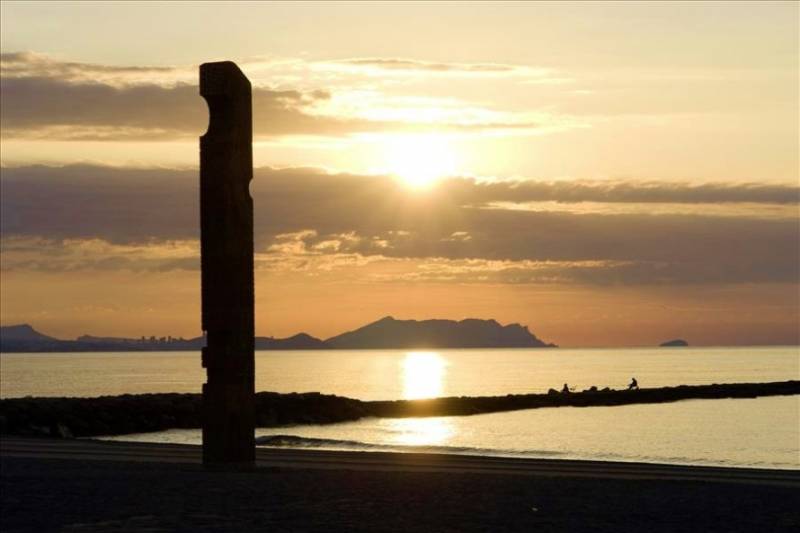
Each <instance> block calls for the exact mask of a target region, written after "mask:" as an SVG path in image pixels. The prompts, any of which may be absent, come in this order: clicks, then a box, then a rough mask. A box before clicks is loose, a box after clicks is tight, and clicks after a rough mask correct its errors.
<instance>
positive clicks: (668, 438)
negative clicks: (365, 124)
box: [113, 396, 800, 469]
mask: <svg viewBox="0 0 800 533" xmlns="http://www.w3.org/2000/svg"><path fill="white" fill-rule="evenodd" d="M798 420H800V396H782V397H769V398H755V399H744V400H738V399H737V400H687V401H682V402H677V403H670V404H651V405H626V406H618V407H586V408H578V407H562V408H555V409H532V410H525V411H512V412H508V413H493V414H485V415H475V416H463V417H435V418H396V419H385V418H384V419H381V418H371V419H364V420H359V421H357V422H347V423H343V424H332V425H324V426H317V425H314V426H294V427H284V428H259V429H257V430H256V436H257V437H266V436H271V435H292V436H294V437H298V438H297V439H291V440H292V443H291V446H290V447H294V448H315V449H331V450H363V451H422V452H434V453H463V454H472V455H495V456H512V457H533V458H542V457H543V458H554V459H584V460H600V461H636V462H651V463H672V464H689V465H692V464H693V465H716V466H734V467H759V468H781V469H800V426H799V425H798ZM113 439H115V440H126V441H130V440H135V441H148V442H174V443H189V444H200V442H201V440H200V430H170V431H165V432H160V433H142V434H137V435H124V436H119V437H113Z"/></svg>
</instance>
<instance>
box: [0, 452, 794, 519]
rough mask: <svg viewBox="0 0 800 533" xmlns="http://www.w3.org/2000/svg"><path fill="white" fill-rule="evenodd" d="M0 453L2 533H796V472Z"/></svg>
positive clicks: (416, 458) (435, 459) (447, 459)
mask: <svg viewBox="0 0 800 533" xmlns="http://www.w3.org/2000/svg"><path fill="white" fill-rule="evenodd" d="M257 455H258V459H257V463H258V464H257V468H256V469H254V470H251V471H208V470H205V469H204V468H203V467H202V466H201V465H200V464H199V457H200V455H199V448H198V447H195V446H181V445H160V444H157V445H153V444H132V443H109V442H92V441H75V440H51V439H19V438H10V437H4V438H3V439H2V440H0V474H1V475H0V480H1V482H2V485H1V489H2V492H1V494H2V509H0V511H1V513H0V529H2V530H3V531H53V530H61V531H140V530H147V531H261V530H270V531H365V532H366V531H370V532H371V531H420V532H421V531H492V532H494V531H624V530H628V531H640V530H645V529H646V530H649V531H665V532H666V531H670V532H673V531H793V530H796V529H797V528H798V527H800V472H797V471H775V470H759V469H728V468H706V467H682V466H669V465H648V464H638V463H603V462H590V461H552V460H546V461H545V460H530V459H524V460H522V459H502V458H488V457H469V456H447V455H431V454H393V453H366V452H322V451H305V450H283V449H278V450H273V449H267V450H264V449H259V450H258V453H257Z"/></svg>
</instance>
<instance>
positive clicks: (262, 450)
mask: <svg viewBox="0 0 800 533" xmlns="http://www.w3.org/2000/svg"><path fill="white" fill-rule="evenodd" d="M0 457H3V458H9V457H17V458H30V459H50V458H56V459H74V460H81V461H117V462H126V461H134V462H153V463H174V464H196V465H200V464H201V463H202V446H200V445H195V444H175V443H150V442H147V443H145V442H131V441H106V440H99V439H80V440H77V439H75V440H64V439H49V438H20V437H7V436H4V437H2V438H0ZM271 467H276V468H309V469H337V468H338V469H356V470H364V469H368V470H379V471H395V470H407V471H425V472H473V473H497V474H503V475H521V476H551V477H564V476H567V477H591V478H621V479H656V480H695V481H706V482H712V481H713V482H721V483H748V484H757V485H775V486H788V487H795V488H799V489H800V468H797V469H780V468H754V467H732V466H710V465H682V464H671V463H649V462H640V461H598V460H584V459H549V458H548V459H545V458H530V457H503V456H491V455H470V454H448V453H430V452H396V451H365V450H324V449H322V450H309V449H297V448H268V447H261V446H256V467H255V468H256V469H261V468H271Z"/></svg>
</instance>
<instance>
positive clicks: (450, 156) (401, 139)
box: [384, 134, 457, 188]
mask: <svg viewBox="0 0 800 533" xmlns="http://www.w3.org/2000/svg"><path fill="white" fill-rule="evenodd" d="M384 160H385V166H386V168H387V171H388V172H389V173H391V174H394V175H395V176H397V177H399V178H400V179H402V180H403V181H404V182H405V183H406V184H407V185H408V186H410V187H413V188H424V187H429V186H431V185H432V184H434V183H435V182H436V181H437V180H439V179H440V178H442V177H445V176H452V175H454V174H455V173H456V169H457V157H456V152H455V150H454V148H453V146H452V144H451V142H450V141H449V139H448V138H447V137H445V136H443V135H439V134H408V135H393V136H391V137H390V138H389V139H387V140H386V141H385V146H384Z"/></svg>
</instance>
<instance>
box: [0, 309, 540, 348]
mask: <svg viewBox="0 0 800 533" xmlns="http://www.w3.org/2000/svg"><path fill="white" fill-rule="evenodd" d="M254 340H255V347H256V350H325V349H332V348H341V349H360V348H386V349H391V348H398V349H406V348H550V347H555V344H548V343H546V342H543V341H541V340H540V339H538V338H537V337H536V335H534V334H532V333H531V332H530V331H528V328H527V327H525V326H521V325H519V324H509V325H507V326H502V325H500V324H499V323H497V321H495V320H479V319H475V318H468V319H466V320H461V321H460V322H457V321H455V320H395V319H394V318H392V317H390V316H387V317H385V318H382V319H380V320H378V321H377V322H373V323H372V324H367V325H366V326H364V327H361V328H359V329H357V330H355V331H349V332H347V333H342V334H341V335H337V336H335V337H331V338H330V339H328V340H325V341H323V340H320V339H317V338H316V337H312V336H311V335H308V334H306V333H298V334H297V335H294V336H292V337H288V338H285V339H276V338H274V337H256V338H255V339H254ZM205 344H206V341H205V338H204V337H194V338H191V339H184V338H182V337H158V338H156V337H140V338H138V339H134V338H125V337H95V336H92V335H81V336H80V337H78V338H77V339H75V340H61V339H56V338H54V337H49V336H47V335H44V334H42V333H39V332H38V331H36V330H35V329H33V328H32V327H31V326H29V325H27V324H22V325H17V326H0V352H152V351H178V350H189V351H196V350H199V349H200V348H202V347H203V346H205Z"/></svg>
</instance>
